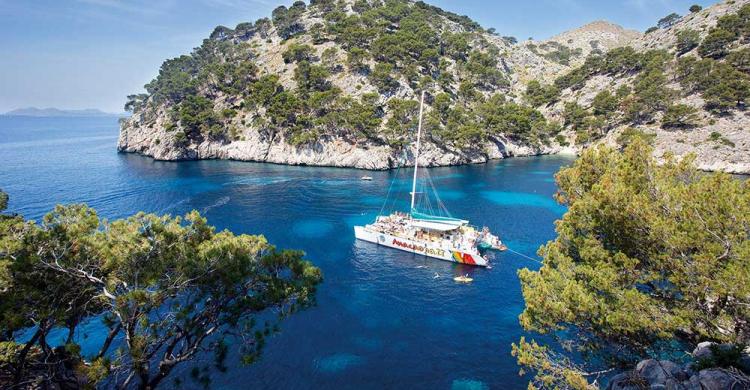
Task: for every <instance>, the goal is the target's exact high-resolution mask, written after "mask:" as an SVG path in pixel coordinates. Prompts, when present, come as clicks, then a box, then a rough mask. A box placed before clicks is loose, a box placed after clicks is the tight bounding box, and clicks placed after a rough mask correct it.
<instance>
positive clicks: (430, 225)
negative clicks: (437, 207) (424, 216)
mask: <svg viewBox="0 0 750 390" xmlns="http://www.w3.org/2000/svg"><path fill="white" fill-rule="evenodd" d="M411 225H412V226H414V227H417V228H421V229H427V230H435V231H438V232H449V231H451V230H456V229H458V226H456V225H450V224H446V223H440V222H429V221H421V220H415V221H412V222H411Z"/></svg>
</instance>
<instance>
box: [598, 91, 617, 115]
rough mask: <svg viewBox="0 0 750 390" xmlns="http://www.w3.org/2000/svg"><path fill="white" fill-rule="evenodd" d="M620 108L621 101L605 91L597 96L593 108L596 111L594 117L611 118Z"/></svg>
mask: <svg viewBox="0 0 750 390" xmlns="http://www.w3.org/2000/svg"><path fill="white" fill-rule="evenodd" d="M619 106H620V100H619V99H618V97H617V96H615V95H613V94H612V93H611V92H610V91H609V90H606V89H605V90H603V91H601V92H599V93H598V94H596V96H595V97H594V100H593V102H592V103H591V107H592V108H593V109H594V115H598V116H609V115H611V114H613V113H614V112H615V111H617V109H618V108H619Z"/></svg>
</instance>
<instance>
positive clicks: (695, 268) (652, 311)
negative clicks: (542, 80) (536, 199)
mask: <svg viewBox="0 0 750 390" xmlns="http://www.w3.org/2000/svg"><path fill="white" fill-rule="evenodd" d="M557 182H558V185H559V187H560V189H559V192H558V194H557V195H556V197H557V199H558V201H560V202H561V203H563V204H566V205H568V206H569V210H568V212H567V213H566V214H565V215H564V217H563V219H562V220H561V221H559V222H558V224H557V234H558V237H557V238H556V239H555V240H554V241H551V242H549V243H548V244H546V245H545V246H543V247H541V248H540V249H539V254H540V256H542V257H543V258H544V263H543V266H542V267H541V269H539V270H538V271H532V270H529V269H524V270H521V271H519V277H520V279H521V285H522V290H523V296H524V300H525V302H526V308H525V309H524V311H523V313H522V314H521V316H520V317H519V318H520V322H521V324H522V325H523V327H524V328H525V329H527V330H529V331H536V332H539V333H543V334H548V335H550V336H551V337H552V339H555V340H557V341H558V342H559V343H560V346H562V349H559V348H552V347H548V346H544V345H540V344H537V343H536V342H534V341H526V340H525V339H521V340H520V342H519V343H518V344H517V345H514V347H513V353H514V355H515V356H516V357H517V358H518V362H519V364H521V365H522V366H524V367H525V368H527V369H530V370H532V371H534V372H535V374H536V375H535V376H534V379H533V382H532V385H533V386H534V387H556V386H562V387H574V388H588V387H590V386H591V385H590V384H589V382H590V381H591V380H594V377H593V376H590V375H588V374H590V373H591V372H592V371H593V372H597V371H600V370H602V369H604V370H606V369H608V368H612V367H618V366H622V365H627V364H632V362H634V361H637V360H638V359H641V358H644V357H656V358H658V357H660V356H664V355H663V354H664V353H668V352H670V351H672V352H674V350H678V351H680V350H684V349H682V348H684V347H685V346H686V345H687V346H688V347H689V345H690V344H694V343H695V342H696V341H698V340H715V341H722V342H732V343H736V344H747V342H748V341H750V302H749V298H750V185H748V183H747V182H746V181H741V180H738V179H735V178H733V177H731V176H730V175H728V174H723V173H712V174H704V173H699V172H698V171H696V170H695V169H694V167H693V166H692V159H691V158H686V159H683V160H682V161H681V162H676V161H675V159H673V158H671V157H667V158H666V161H665V162H664V164H663V165H660V164H658V163H657V161H656V160H655V159H654V158H653V157H652V150H651V148H650V147H649V146H648V145H647V144H646V142H644V141H643V140H640V139H636V140H634V141H633V142H632V143H631V144H630V145H629V146H628V147H627V148H626V149H625V150H624V151H623V152H622V153H619V152H617V151H615V150H612V149H609V148H606V147H597V148H592V149H589V150H587V151H585V152H584V153H583V155H582V156H581V157H580V158H579V159H578V160H577V161H576V162H575V164H573V166H572V167H570V168H566V169H563V170H562V171H560V173H558V174H557ZM562 351H568V352H570V353H574V354H575V355H576V356H577V357H580V358H581V360H580V361H582V362H583V363H582V364H580V365H577V364H575V363H573V360H572V359H571V358H570V357H569V356H567V353H564V352H562Z"/></svg>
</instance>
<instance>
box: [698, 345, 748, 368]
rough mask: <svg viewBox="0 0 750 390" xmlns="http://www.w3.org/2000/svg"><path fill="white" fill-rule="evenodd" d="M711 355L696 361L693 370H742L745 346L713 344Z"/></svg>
mask: <svg viewBox="0 0 750 390" xmlns="http://www.w3.org/2000/svg"><path fill="white" fill-rule="evenodd" d="M709 348H710V349H711V355H710V356H708V357H703V358H699V359H696V360H695V365H694V366H693V369H694V370H695V371H700V370H704V369H707V368H730V367H734V368H737V369H742V368H743V367H742V365H741V364H740V359H741V358H742V351H743V350H744V346H743V345H720V344H712V345H711V346H710V347H709Z"/></svg>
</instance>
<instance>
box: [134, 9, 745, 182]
mask: <svg viewBox="0 0 750 390" xmlns="http://www.w3.org/2000/svg"><path fill="white" fill-rule="evenodd" d="M742 3H743V2H727V3H723V4H719V5H717V6H714V7H711V8H710V9H706V10H696V11H695V12H694V13H691V14H690V15H689V16H686V17H680V16H679V15H670V16H668V17H665V18H664V19H662V20H661V21H659V27H656V30H653V31H650V32H649V33H648V34H645V35H644V34H640V33H637V32H634V31H629V30H625V29H622V28H621V27H619V26H615V25H612V24H609V23H606V22H596V23H592V24H590V25H587V26H584V27H582V28H580V29H577V30H573V31H571V32H568V33H564V34H561V35H559V36H556V37H554V38H552V39H550V40H548V41H543V42H535V41H524V42H518V40H517V39H516V38H514V37H509V36H500V35H498V34H497V33H496V32H495V31H494V29H489V30H485V29H484V28H482V27H481V26H480V25H478V24H477V23H476V22H474V21H472V20H471V19H469V18H468V17H466V16H459V15H457V14H453V13H451V12H447V11H444V10H441V9H439V8H437V7H433V6H430V5H428V4H425V3H423V2H421V1H420V2H413V1H408V0H387V1H379V0H356V1H332V0H324V1H319V0H318V1H311V3H310V4H309V5H307V4H305V3H304V2H301V1H297V2H295V3H294V4H292V5H291V6H289V7H286V6H279V7H278V8H276V9H275V10H274V11H273V13H272V15H271V18H270V19H269V18H263V19H259V20H257V21H255V22H253V23H241V24H239V25H237V26H236V27H234V28H228V27H223V26H219V27H217V28H216V29H215V30H214V32H213V33H212V34H211V36H210V37H209V38H208V39H206V40H204V41H203V43H202V45H201V46H200V47H198V48H196V49H195V50H194V51H193V52H192V53H191V54H189V55H183V56H181V57H178V58H174V59H170V60H167V61H165V62H164V64H163V65H162V67H161V69H160V72H159V75H158V77H157V78H156V79H154V80H153V81H151V82H150V83H148V84H147V85H146V91H147V93H145V94H138V95H131V96H129V97H128V102H127V105H126V109H128V110H132V111H133V113H134V115H133V116H132V117H131V118H130V119H128V120H126V121H125V122H123V125H122V133H121V137H120V142H119V148H120V150H123V151H129V152H139V153H143V154H147V155H151V156H154V157H156V158H160V159H167V160H178V159H196V158H234V159H240V160H257V161H272V162H282V163H290V164H314V165H343V166H356V167H360V168H380V169H382V168H388V167H393V166H396V165H400V164H410V163H412V156H411V155H410V153H409V151H408V150H406V149H408V148H404V146H405V145H407V144H409V143H410V142H411V140H412V138H413V136H414V128H415V127H416V119H417V112H418V106H419V103H418V101H417V97H418V95H419V92H420V91H421V90H427V91H428V92H429V93H428V95H427V110H426V118H425V119H426V120H425V133H426V135H427V142H426V145H425V149H426V153H425V155H424V158H425V161H424V162H423V163H425V164H429V165H447V164H458V163H467V162H482V161H487V160H488V159H492V158H502V157H506V156H510V155H530V154H540V153H555V152H560V151H565V150H568V151H578V150H580V149H581V148H583V147H586V146H588V145H590V144H592V143H600V142H607V143H610V144H616V143H618V139H619V140H620V141H619V143H622V140H623V139H625V140H626V139H627V137H628V136H629V135H631V134H633V133H634V132H644V131H645V132H647V133H653V134H654V138H655V139H656V141H655V142H656V148H655V149H656V152H657V154H664V153H665V152H668V151H669V152H674V153H676V154H678V155H684V154H686V153H688V152H697V153H698V157H699V158H698V161H697V163H698V166H699V167H701V168H704V169H722V170H729V171H743V170H747V171H750V158H748V157H744V158H743V155H744V154H746V153H744V154H743V153H742V152H743V151H747V148H750V143H748V142H746V138H747V134H746V133H747V132H746V131H744V130H742V131H741V132H740V134H734V133H735V131H734V130H737V128H733V127H731V124H733V123H738V122H737V120H736V118H735V117H736V116H741V117H742V120H744V114H743V113H742V111H743V110H744V106H745V102H744V99H745V95H746V94H747V92H746V91H747V88H748V87H747V71H748V66H746V64H744V62H746V61H745V60H744V58H745V57H750V55H748V54H747V53H748V50H750V49H747V48H745V47H744V46H745V40H746V35H747V34H746V23H747V21H746V19H747V9H746V8H747V7H743V4H742ZM595 37H598V38H599V39H593V38H595ZM739 123H744V122H739ZM694 129H700V130H701V131H697V132H694V131H692V130H694ZM704 133H705V134H704ZM713 133H716V134H713ZM696 137H698V138H700V139H696ZM732 145H734V146H732ZM405 152H406V159H402V156H403V155H404V153H405ZM746 160H747V161H746Z"/></svg>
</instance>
